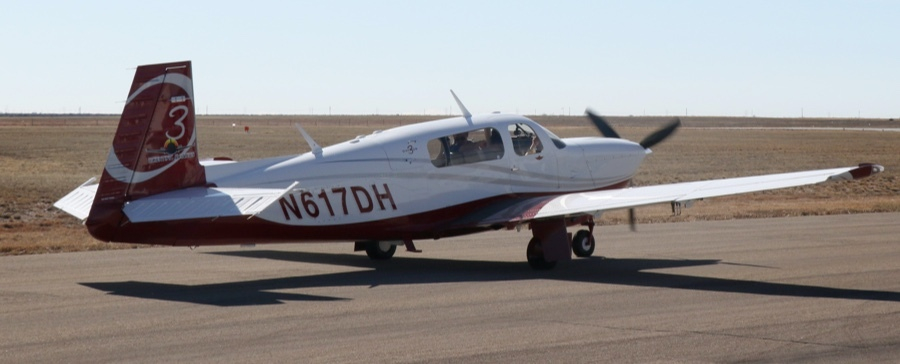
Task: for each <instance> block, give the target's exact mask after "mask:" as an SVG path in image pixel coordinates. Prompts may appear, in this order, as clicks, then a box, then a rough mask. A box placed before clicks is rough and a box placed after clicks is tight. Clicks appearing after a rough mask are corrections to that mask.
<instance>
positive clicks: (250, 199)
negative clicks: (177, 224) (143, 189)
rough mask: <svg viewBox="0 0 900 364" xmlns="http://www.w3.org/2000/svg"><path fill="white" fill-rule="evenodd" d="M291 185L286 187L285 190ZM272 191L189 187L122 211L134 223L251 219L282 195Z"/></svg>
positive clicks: (132, 202) (154, 197)
mask: <svg viewBox="0 0 900 364" xmlns="http://www.w3.org/2000/svg"><path fill="white" fill-rule="evenodd" d="M292 188H293V185H292V186H291V187H289V188H288V191H289V190H290V189H292ZM285 192H286V191H285V190H282V189H274V188H207V187H192V188H186V189H183V190H177V191H172V192H166V193H161V194H158V195H153V196H149V197H145V198H142V199H140V200H136V201H131V202H129V203H127V204H126V205H125V207H124V208H123V210H124V211H125V215H126V216H128V220H130V221H131V222H134V223H139V222H150V221H171V220H185V219H202V218H217V217H226V216H253V215H256V214H258V213H260V212H261V211H263V210H264V209H265V208H266V207H268V206H269V205H271V204H272V203H274V202H276V201H278V199H279V198H281V197H282V196H283V195H284V194H285Z"/></svg>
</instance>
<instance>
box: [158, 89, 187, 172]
mask: <svg viewBox="0 0 900 364" xmlns="http://www.w3.org/2000/svg"><path fill="white" fill-rule="evenodd" d="M186 100H187V99H186V98H185V97H183V96H181V97H173V98H172V102H173V103H174V102H184V101H186ZM177 112H181V115H180V117H179V118H178V120H176V121H175V124H174V126H176V127H178V129H179V132H178V135H176V136H172V135H170V134H169V132H168V131H167V132H166V138H167V139H166V142H165V144H163V147H162V149H147V154H148V155H150V156H148V158H147V163H149V164H156V163H163V162H172V161H177V160H179V159H183V158H194V157H196V156H197V153H196V152H194V151H193V149H194V145H195V144H189V145H185V146H180V145H179V144H178V140H179V139H181V138H182V137H184V131H185V127H184V119H185V118H186V117H187V116H188V113H189V112H190V110H189V109H188V107H187V106H184V105H180V106H176V107H174V108H172V110H170V111H169V117H175V114H176V113H177ZM191 134H192V135H193V133H191Z"/></svg>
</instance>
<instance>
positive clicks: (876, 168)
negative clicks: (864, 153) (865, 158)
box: [850, 163, 884, 179]
mask: <svg viewBox="0 0 900 364" xmlns="http://www.w3.org/2000/svg"><path fill="white" fill-rule="evenodd" d="M881 172H884V166H882V165H880V164H874V163H862V164H860V165H859V167H857V168H854V169H852V170H850V175H851V176H853V179H860V178H866V177H869V176H872V175H875V174H878V173H881Z"/></svg>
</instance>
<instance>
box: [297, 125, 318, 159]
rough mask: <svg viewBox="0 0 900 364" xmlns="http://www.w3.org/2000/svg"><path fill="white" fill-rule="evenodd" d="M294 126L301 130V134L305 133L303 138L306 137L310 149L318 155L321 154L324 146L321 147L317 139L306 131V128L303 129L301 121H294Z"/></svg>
mask: <svg viewBox="0 0 900 364" xmlns="http://www.w3.org/2000/svg"><path fill="white" fill-rule="evenodd" d="M294 127H296V128H297V130H299V131H300V134H301V135H303V139H306V144H309V149H310V151H312V154H313V155H314V156H316V157H319V156H321V155H322V147H320V146H319V144H318V143H316V141H315V140H313V138H312V137H311V136H309V134H307V133H306V130H303V127H301V126H300V123H294Z"/></svg>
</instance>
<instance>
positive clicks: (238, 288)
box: [0, 213, 900, 363]
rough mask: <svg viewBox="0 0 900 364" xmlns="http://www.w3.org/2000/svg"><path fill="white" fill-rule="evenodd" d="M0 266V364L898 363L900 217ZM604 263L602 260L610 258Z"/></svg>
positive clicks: (132, 253)
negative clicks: (583, 237) (537, 240)
mask: <svg viewBox="0 0 900 364" xmlns="http://www.w3.org/2000/svg"><path fill="white" fill-rule="evenodd" d="M598 228H599V229H600V230H599V234H597V236H598V237H599V246H598V251H597V253H595V256H594V257H592V258H588V259H575V260H573V261H571V262H567V263H560V264H559V265H557V267H556V269H555V270H552V271H545V272H536V271H532V270H531V269H530V268H529V267H528V265H527V263H525V246H526V244H527V241H528V239H529V237H530V233H529V232H528V231H522V232H520V233H516V232H515V231H504V232H491V233H484V234H480V235H473V236H469V237H463V238H454V239H445V240H438V241H421V242H417V245H418V247H419V248H420V249H422V250H424V252H423V253H408V252H405V251H398V252H397V255H396V256H395V257H394V259H392V260H390V261H385V262H373V261H370V260H369V259H368V258H367V257H366V256H365V254H364V253H352V252H351V250H352V244H302V245H301V244H287V245H265V246H262V245H260V246H257V247H254V248H240V247H234V246H231V247H215V248H200V249H196V250H193V251H192V250H189V249H187V248H151V249H137V250H119V251H103V252H85V253H69V254H51V255H36V256H18V257H0V362H3V363H26V362H27V363H33V362H70V363H74V362H90V363H96V362H328V363H334V362H420V361H421V362H517V363H521V362H568V363H571V362H616V363H624V362H791V363H798V362H838V363H847V362H865V363H870V362H896V361H897V360H898V358H900V214H896V213H894V214H861V215H842V216H827V217H799V218H780V219H759V220H739V221H716V222H693V223H678V224H652V225H641V226H639V227H638V229H639V231H638V232H637V233H631V232H629V231H628V228H627V227H625V226H610V227H598ZM599 255H602V256H603V257H600V256H599Z"/></svg>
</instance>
